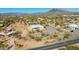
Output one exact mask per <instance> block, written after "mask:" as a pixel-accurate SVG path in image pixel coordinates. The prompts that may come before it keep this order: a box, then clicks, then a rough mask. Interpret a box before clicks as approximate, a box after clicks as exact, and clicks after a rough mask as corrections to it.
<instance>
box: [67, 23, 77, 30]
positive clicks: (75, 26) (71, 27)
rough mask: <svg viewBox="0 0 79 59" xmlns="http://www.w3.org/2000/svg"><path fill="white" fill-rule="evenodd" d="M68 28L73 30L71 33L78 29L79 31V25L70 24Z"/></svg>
mask: <svg viewBox="0 0 79 59" xmlns="http://www.w3.org/2000/svg"><path fill="white" fill-rule="evenodd" d="M68 28H69V29H70V30H71V31H74V30H76V29H79V25H77V24H69V25H68Z"/></svg>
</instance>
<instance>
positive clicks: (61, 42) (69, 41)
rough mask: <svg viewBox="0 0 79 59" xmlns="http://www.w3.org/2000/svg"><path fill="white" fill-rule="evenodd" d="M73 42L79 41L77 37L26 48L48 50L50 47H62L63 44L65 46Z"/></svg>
mask: <svg viewBox="0 0 79 59" xmlns="http://www.w3.org/2000/svg"><path fill="white" fill-rule="evenodd" d="M75 43H79V39H72V40H64V41H60V42H56V43H52V44H50V45H47V46H41V47H36V48H32V49H28V50H50V49H56V48H59V47H63V46H67V45H71V44H75Z"/></svg>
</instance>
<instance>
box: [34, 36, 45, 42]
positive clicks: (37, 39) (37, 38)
mask: <svg viewBox="0 0 79 59" xmlns="http://www.w3.org/2000/svg"><path fill="white" fill-rule="evenodd" d="M42 38H43V37H35V38H34V39H35V40H36V41H41V40H42Z"/></svg>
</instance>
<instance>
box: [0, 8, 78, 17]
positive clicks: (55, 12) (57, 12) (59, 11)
mask: <svg viewBox="0 0 79 59" xmlns="http://www.w3.org/2000/svg"><path fill="white" fill-rule="evenodd" d="M78 14H79V12H73V11H68V10H62V9H58V8H54V9H51V10H50V11H48V12H45V13H43V12H39V13H32V14H29V13H20V12H19V13H17V12H16V13H0V15H2V16H12V15H16V16H17V15H78Z"/></svg>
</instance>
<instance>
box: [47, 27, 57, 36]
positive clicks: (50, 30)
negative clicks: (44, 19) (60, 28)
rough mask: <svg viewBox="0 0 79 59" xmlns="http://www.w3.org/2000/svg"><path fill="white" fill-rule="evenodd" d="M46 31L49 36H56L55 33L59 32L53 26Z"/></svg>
mask: <svg viewBox="0 0 79 59" xmlns="http://www.w3.org/2000/svg"><path fill="white" fill-rule="evenodd" d="M46 30H47V33H48V34H49V35H51V34H54V33H55V32H57V30H56V29H55V28H54V27H51V26H46Z"/></svg>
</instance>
